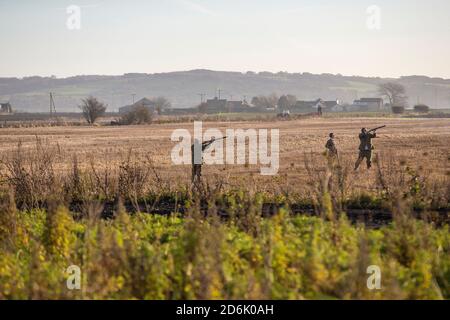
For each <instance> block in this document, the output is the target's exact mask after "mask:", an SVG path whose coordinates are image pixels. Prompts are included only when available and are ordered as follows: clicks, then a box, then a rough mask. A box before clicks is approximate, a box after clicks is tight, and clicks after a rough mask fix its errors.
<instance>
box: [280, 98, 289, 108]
mask: <svg viewBox="0 0 450 320" xmlns="http://www.w3.org/2000/svg"><path fill="white" fill-rule="evenodd" d="M278 108H279V109H281V110H289V100H288V98H287V96H285V95H282V96H281V97H280V99H278Z"/></svg>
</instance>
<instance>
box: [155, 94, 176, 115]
mask: <svg viewBox="0 0 450 320" xmlns="http://www.w3.org/2000/svg"><path fill="white" fill-rule="evenodd" d="M153 102H154V103H155V109H156V111H157V112H158V114H161V112H162V111H163V110H164V109H170V108H171V107H172V104H171V103H170V101H169V100H168V99H166V98H165V97H157V98H155V99H153Z"/></svg>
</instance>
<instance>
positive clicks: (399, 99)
mask: <svg viewBox="0 0 450 320" xmlns="http://www.w3.org/2000/svg"><path fill="white" fill-rule="evenodd" d="M378 93H379V94H380V95H381V96H382V97H385V98H387V99H388V100H389V104H390V105H391V106H394V105H400V106H404V105H405V104H406V100H407V97H406V95H405V93H406V89H405V87H404V86H403V85H401V84H399V83H395V82H386V83H382V84H380V85H379V86H378Z"/></svg>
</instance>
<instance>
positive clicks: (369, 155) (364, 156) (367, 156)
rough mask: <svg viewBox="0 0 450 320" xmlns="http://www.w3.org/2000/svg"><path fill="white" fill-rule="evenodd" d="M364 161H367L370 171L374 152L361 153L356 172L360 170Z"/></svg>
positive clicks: (364, 151) (365, 151)
mask: <svg viewBox="0 0 450 320" xmlns="http://www.w3.org/2000/svg"><path fill="white" fill-rule="evenodd" d="M364 159H366V163H367V169H370V167H372V150H362V151H359V157H358V160H356V163H355V170H356V169H358V168H359V165H360V164H361V162H362V161H363V160H364Z"/></svg>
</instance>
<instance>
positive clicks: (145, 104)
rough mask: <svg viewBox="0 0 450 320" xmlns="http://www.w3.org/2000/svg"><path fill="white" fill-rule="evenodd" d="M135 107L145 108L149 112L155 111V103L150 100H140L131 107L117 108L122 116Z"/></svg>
mask: <svg viewBox="0 0 450 320" xmlns="http://www.w3.org/2000/svg"><path fill="white" fill-rule="evenodd" d="M137 107H146V108H147V109H148V110H149V111H150V112H155V111H156V106H155V103H154V102H153V101H152V100H150V99H148V98H142V99H141V100H139V101H137V102H136V103H135V104H131V105H128V106H124V107H122V108H119V113H121V114H123V113H127V112H130V111H132V110H133V109H135V108H137Z"/></svg>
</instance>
